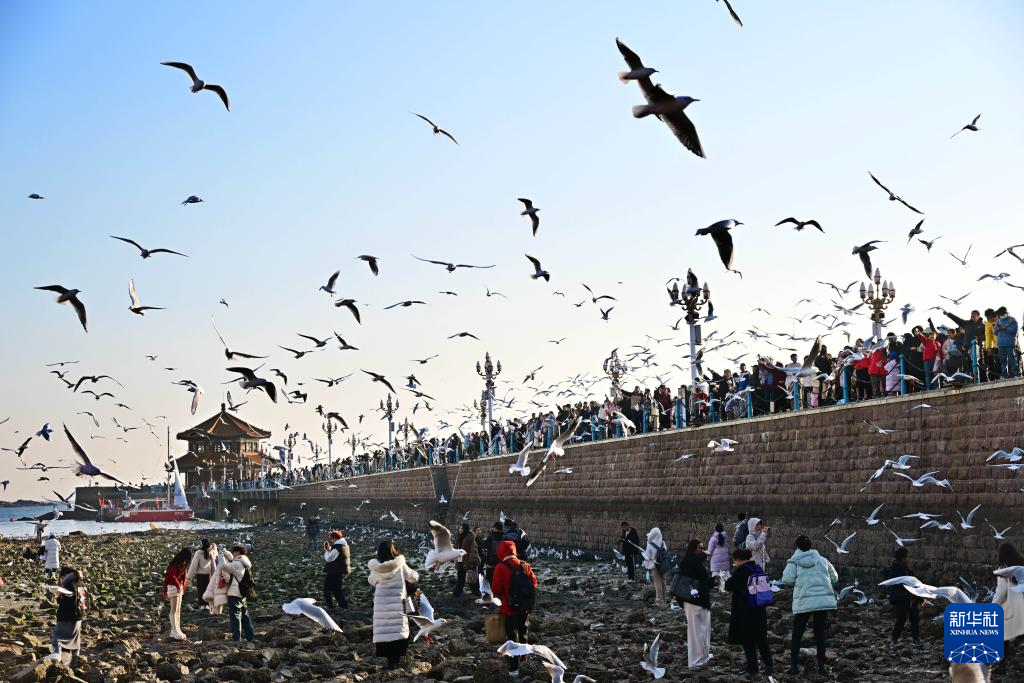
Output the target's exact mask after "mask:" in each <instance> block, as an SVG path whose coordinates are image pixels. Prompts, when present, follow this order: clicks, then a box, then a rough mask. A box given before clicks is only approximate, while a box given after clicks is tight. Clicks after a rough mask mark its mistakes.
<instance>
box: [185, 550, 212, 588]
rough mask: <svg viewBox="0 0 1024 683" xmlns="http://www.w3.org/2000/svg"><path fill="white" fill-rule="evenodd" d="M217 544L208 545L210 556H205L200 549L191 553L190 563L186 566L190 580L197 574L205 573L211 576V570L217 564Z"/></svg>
mask: <svg viewBox="0 0 1024 683" xmlns="http://www.w3.org/2000/svg"><path fill="white" fill-rule="evenodd" d="M217 555H218V553H217V545H216V544H211V545H210V556H209V557H207V556H206V553H204V552H202V551H201V550H199V551H196V552H194V553H192V563H191V564H189V566H188V579H189V581H191V580H192V579H194V578H195V577H196V575H197V574H206V575H207V576H213V572H214V570H215V568H216V566H217Z"/></svg>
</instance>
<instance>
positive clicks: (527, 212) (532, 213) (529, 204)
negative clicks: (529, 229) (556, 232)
mask: <svg viewBox="0 0 1024 683" xmlns="http://www.w3.org/2000/svg"><path fill="white" fill-rule="evenodd" d="M519 201H521V202H522V203H523V206H524V207H526V208H524V209H523V210H522V211H520V212H519V215H520V216H529V217H530V223H531V224H532V225H533V236H534V237H536V236H537V228H539V227H540V216H538V215H537V212H538V211H540V209H538V208H537V207H535V206H534V205H533V200H532V199H527V198H526V197H519Z"/></svg>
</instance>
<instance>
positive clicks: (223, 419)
mask: <svg viewBox="0 0 1024 683" xmlns="http://www.w3.org/2000/svg"><path fill="white" fill-rule="evenodd" d="M203 435H205V436H208V437H213V438H217V439H230V438H250V439H269V438H270V432H269V431H267V430H265V429H260V428H259V427H257V426H255V425H251V424H249V423H248V422H246V421H245V420H243V419H241V418H240V417H237V416H236V415H232V414H231V413H229V412H228V411H227V408H226V407H225V405H224V404H223V403H221V404H220V412H219V413H217V414H216V415H214V416H213V417H211V418H209V419H207V420H204V421H202V422H200V423H199V424H197V425H196V426H195V427H192V428H191V429H186V430H185V431H183V432H179V433H178V434H177V436H176V437H175V438H177V439H179V440H181V441H188V440H189V439H194V438H196V437H201V436H203Z"/></svg>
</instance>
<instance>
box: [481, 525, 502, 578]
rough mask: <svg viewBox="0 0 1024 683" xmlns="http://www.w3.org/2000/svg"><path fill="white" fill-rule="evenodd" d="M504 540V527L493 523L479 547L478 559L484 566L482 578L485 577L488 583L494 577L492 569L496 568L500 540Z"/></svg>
mask: <svg viewBox="0 0 1024 683" xmlns="http://www.w3.org/2000/svg"><path fill="white" fill-rule="evenodd" d="M504 538H505V527H504V526H503V525H502V523H501V522H495V523H494V526H493V527H491V533H490V534H488V536H487V539H486V540H485V541H484V542H483V544H481V547H480V559H481V560H482V561H483V564H484V576H486V577H487V580H488V581H491V580H492V578H493V577H494V568H495V567H497V566H498V562H500V560H499V559H498V546H499V545H501V542H502V540H504Z"/></svg>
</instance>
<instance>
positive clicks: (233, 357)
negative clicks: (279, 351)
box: [210, 318, 266, 360]
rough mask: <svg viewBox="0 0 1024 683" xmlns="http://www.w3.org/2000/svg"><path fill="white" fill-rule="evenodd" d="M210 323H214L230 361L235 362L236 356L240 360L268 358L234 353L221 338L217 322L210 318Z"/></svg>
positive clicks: (215, 330)
mask: <svg viewBox="0 0 1024 683" xmlns="http://www.w3.org/2000/svg"><path fill="white" fill-rule="evenodd" d="M210 322H211V323H213V331H214V332H216V333H217V338H218V339H220V343H221V344H222V345H223V346H224V356H225V357H226V358H227V359H228V360H234V359H235V357H236V356H237V357H238V358H250V359H253V358H266V356H254V355H252V354H250V353H242V352H241V351H232V350H231V348H230V347H228V343H227V342H226V341H224V337H223V336H221V333H220V330H218V329H217V323H216V321H214V319H213V318H210Z"/></svg>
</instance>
